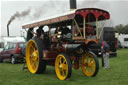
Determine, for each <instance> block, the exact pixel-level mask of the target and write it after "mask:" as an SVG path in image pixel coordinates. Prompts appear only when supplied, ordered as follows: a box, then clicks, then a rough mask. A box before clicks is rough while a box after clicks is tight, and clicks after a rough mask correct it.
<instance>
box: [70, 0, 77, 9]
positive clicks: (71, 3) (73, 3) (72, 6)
mask: <svg viewBox="0 0 128 85" xmlns="http://www.w3.org/2000/svg"><path fill="white" fill-rule="evenodd" d="M76 8H77V7H76V0H70V10H73V9H76Z"/></svg>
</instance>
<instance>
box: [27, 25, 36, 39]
mask: <svg viewBox="0 0 128 85" xmlns="http://www.w3.org/2000/svg"><path fill="white" fill-rule="evenodd" d="M34 34H35V33H34V32H33V28H29V29H28V31H27V41H29V40H30V39H32V37H33V35H34Z"/></svg>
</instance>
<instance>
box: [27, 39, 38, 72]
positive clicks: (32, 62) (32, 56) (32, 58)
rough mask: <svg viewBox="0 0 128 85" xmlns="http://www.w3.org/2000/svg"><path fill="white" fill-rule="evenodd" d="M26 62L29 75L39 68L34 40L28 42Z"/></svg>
mask: <svg viewBox="0 0 128 85" xmlns="http://www.w3.org/2000/svg"><path fill="white" fill-rule="evenodd" d="M26 62H27V66H28V69H29V71H30V72H31V73H36V72H37V69H38V66H39V53H38V48H37V45H36V43H35V41H34V40H30V41H29V42H28V44H27V48H26Z"/></svg>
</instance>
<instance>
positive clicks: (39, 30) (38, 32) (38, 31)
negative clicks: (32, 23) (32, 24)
mask: <svg viewBox="0 0 128 85" xmlns="http://www.w3.org/2000/svg"><path fill="white" fill-rule="evenodd" d="M36 34H37V37H38V38H41V39H44V30H43V29H42V27H39V29H37V30H36Z"/></svg>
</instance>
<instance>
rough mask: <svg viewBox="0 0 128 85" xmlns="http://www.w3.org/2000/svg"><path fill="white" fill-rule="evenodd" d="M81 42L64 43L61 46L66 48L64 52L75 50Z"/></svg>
mask: <svg viewBox="0 0 128 85" xmlns="http://www.w3.org/2000/svg"><path fill="white" fill-rule="evenodd" d="M80 45H81V44H65V45H63V47H64V48H65V49H66V52H73V51H75V50H76V49H77V48H78V47H79V46H80Z"/></svg>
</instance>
